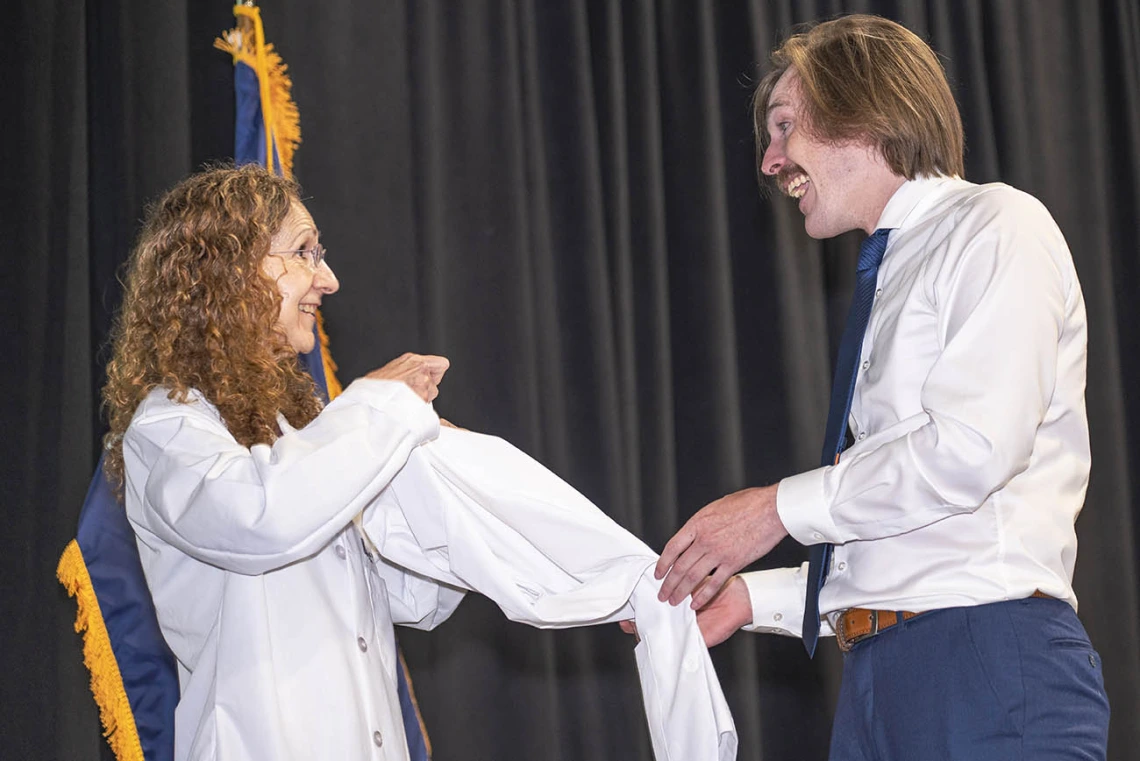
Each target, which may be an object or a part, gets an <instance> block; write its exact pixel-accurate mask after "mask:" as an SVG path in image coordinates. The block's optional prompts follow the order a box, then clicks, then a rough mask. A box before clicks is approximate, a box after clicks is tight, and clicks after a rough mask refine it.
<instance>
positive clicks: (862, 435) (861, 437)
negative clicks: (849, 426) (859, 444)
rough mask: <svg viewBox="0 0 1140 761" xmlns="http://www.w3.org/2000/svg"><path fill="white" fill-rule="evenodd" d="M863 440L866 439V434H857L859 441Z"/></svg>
mask: <svg viewBox="0 0 1140 761" xmlns="http://www.w3.org/2000/svg"><path fill="white" fill-rule="evenodd" d="M865 438H867V432H866V431H860V432H859V441H862V440H863V439H865Z"/></svg>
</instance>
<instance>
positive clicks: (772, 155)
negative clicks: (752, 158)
mask: <svg viewBox="0 0 1140 761" xmlns="http://www.w3.org/2000/svg"><path fill="white" fill-rule="evenodd" d="M784 162H785V157H784V150H783V148H782V147H780V146H778V144H777V143H776V142H775V141H773V142H771V143H769V144H768V148H767V150H765V151H764V160H763V161H762V162H761V163H760V170H761V171H762V172H764V174H767V175H775V174H779V172H780V170H781V169H782V168H783V167H784Z"/></svg>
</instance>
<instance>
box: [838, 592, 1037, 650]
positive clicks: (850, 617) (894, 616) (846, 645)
mask: <svg viewBox="0 0 1140 761" xmlns="http://www.w3.org/2000/svg"><path fill="white" fill-rule="evenodd" d="M1030 597H1044V598H1047V599H1050V600H1051V599H1053V597H1052V595H1047V594H1045V593H1044V592H1042V591H1040V590H1038V591H1036V592H1034V593H1033V594H1032V595H1030ZM921 615H922V614H921V613H911V612H910V611H909V610H902V611H897V610H869V609H867V608H848V609H847V610H845V611H843V612H842V613H841V614H839V618H838V619H837V620H836V622H835V641H836V642H837V643H839V649H840V650H842V651H843V652H845V653H846V652H848V651H849V650H850V649H851V648H852V647H853V646H854V645H855V644H856V643H857V642H862V641H863V640H865V639H867V638H869V637H874V636H875V635H876V634H878V633H879V632H881V631H886V630H887V629H890V628H891V627H892V626H894V625H895V624H897V623H898V622H899V621H900V620H902V621H907V620H909V619H912V618H914V617H915V616H921ZM900 616H901V619H900Z"/></svg>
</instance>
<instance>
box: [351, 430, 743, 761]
mask: <svg viewBox="0 0 1140 761" xmlns="http://www.w3.org/2000/svg"><path fill="white" fill-rule="evenodd" d="M364 528H365V530H366V531H367V532H368V535H369V537H370V538H371V539H372V541H373V542H374V543H375V544H376V546H377V547H378V548H379V550H380V553H381V554H382V555H383V556H384V558H386V559H387V560H390V561H392V562H394V563H398V564H399V566H402V567H403V568H407V569H411V570H412V571H415V572H416V573H418V574H421V575H423V576H425V577H428V578H433V579H436V580H438V581H441V582H444V583H447V584H451V585H454V586H457V587H464V588H467V589H473V590H477V591H479V592H481V593H482V594H484V595H486V596H488V597H490V598H491V599H492V600H494V601H495V603H497V604H498V605H499V607H500V608H501V609H502V610H503V612H504V613H506V614H507V616H508V617H509V618H510V619H512V620H514V621H521V622H524V623H528V624H531V625H533V626H541V627H566V626H578V625H583V624H598V623H606V622H616V621H621V620H624V619H629V618H633V619H635V620H636V622H637V628H638V633H639V635H640V637H641V641H640V642H639V643H638V645H637V648H636V653H637V663H638V671H639V672H640V675H641V684H642V693H643V696H644V699H645V708H646V714H647V717H648V722H649V732H650V737H651V740H652V743H653V750H654V754H655V755H656V757H657V758H658V759H659V760H660V761H664V760H665V759H671V760H672V761H689V760H690V759H692V760H694V761H696V760H699V759H709V760H710V761H711V760H712V759H722V760H725V759H734V758H736V746H737V737H736V730H735V727H734V725H733V722H732V716H731V714H730V713H729V710H728V705H727V703H726V702H725V700H724V695H723V693H722V692H721V688H720V682H719V681H718V680H717V678H716V673H715V671H714V670H713V665H712V661H711V660H710V659H709V655H708V650H707V648H706V647H705V644H704V640H703V639H702V637H701V634H700V630H699V629H698V628H697V625H696V617H695V615H694V614H693V611H692V610H691V609H690V608H689V606H687V605H681V606H678V607H676V608H674V607H672V606H670V605H667V604H664V603H661V602H659V601H658V600H657V591H658V590H659V588H660V582H658V581H656V580H655V579H654V578H653V571H652V567H653V565H654V564H655V563H656V561H657V555H656V553H654V552H653V551H652V550H650V549H649V548H648V547H647V546H646V545H645V544H644V543H643V542H641V541H640V540H639V539H637V538H636V537H634V536H633V535H632V534H630V533H629V532H627V531H626V530H624V529H622V528H621V527H620V526H618V525H617V524H616V523H614V522H613V520H611V519H610V518H609V517H608V516H606V515H605V514H604V513H603V512H602V511H601V510H599V509H598V508H597V507H595V506H594V505H593V504H591V503H590V501H589V500H587V499H586V498H585V497H583V496H582V495H581V494H579V493H578V492H576V491H575V490H574V489H573V488H571V487H570V486H569V485H568V484H566V483H565V482H564V481H562V480H561V479H560V478H558V477H557V476H555V475H554V474H553V473H551V472H550V471H548V470H547V469H546V468H544V467H543V466H542V465H540V464H539V463H537V462H535V461H534V460H533V459H531V458H530V457H528V456H527V455H525V454H523V453H522V452H520V451H519V450H518V449H516V448H514V447H513V446H511V445H510V444H508V443H507V442H505V441H503V440H502V439H498V438H494V437H491V436H483V435H480V434H476V433H471V432H467V431H456V430H452V429H446V428H445V429H443V430H442V431H441V432H440V436H439V438H438V439H437V440H435V441H433V442H431V443H430V444H428V445H425V446H423V447H420V448H419V449H417V450H416V451H414V452H413V453H412V454H411V456H410V457H409V458H408V464H407V465H406V466H405V467H404V469H403V470H402V471H400V473H399V475H397V476H396V477H395V478H394V479H393V480H392V482H391V484H390V485H389V486H388V488H387V489H386V490H385V491H384V493H383V494H381V495H380V498H379V499H378V500H377V501H376V502H375V503H373V504H372V505H371V506H370V507H369V509H368V510H367V511H366V512H365V514H364ZM390 570H391V572H392V573H394V574H396V575H399V574H400V573H402V571H401V569H400V568H398V567H395V566H392V567H390ZM422 612H423V613H424V614H425V615H426V614H428V613H429V612H430V605H429V606H425V608H424V610H423V611H422Z"/></svg>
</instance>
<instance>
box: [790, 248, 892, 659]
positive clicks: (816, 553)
mask: <svg viewBox="0 0 1140 761" xmlns="http://www.w3.org/2000/svg"><path fill="white" fill-rule="evenodd" d="M889 233H890V230H889V229H881V230H876V231H875V233H874V235H872V236H871V237H869V238H867V240H865V241H863V245H862V246H861V247H860V248H859V263H858V265H857V266H856V268H855V296H854V298H852V299H851V311H849V312H848V313H847V325H846V327H844V328H843V338H842V340H840V342H839V357H838V359H836V361H835V380H833V381H832V384H831V406H830V407H829V408H828V410H827V434H826V435H825V437H824V440H823V456H822V457H821V458H820V462H821V464H822V465H825V466H826V465H834V464H835V463H837V462H839V453H840V452H842V451H843V445H844V444H845V443H846V441H847V416H848V415H849V414H850V412H851V397H852V395H854V393H855V378H856V377H858V375H859V355H860V353H861V352H862V350H863V335H864V334H865V333H866V332H867V320H868V318H870V316H871V304H873V303H874V301H875V283H876V281H877V280H878V276H879V264H880V263H881V262H882V261H883V253H884V252H885V251H886V250H887V235H888V234H889ZM831 547H832V546H831V545H830V544H828V543H823V544H815V545H812V547H811V552H810V554H809V556H808V557H809V559H808V578H807V599H806V604H805V605H804V628H803V637H804V647H806V648H807V651H808V655H809V656H812V655H815V645H816V642H817V641H818V640H819V591H820V589H822V588H823V582H824V581H825V580H826V579H827V567H828V564H830V563H831Z"/></svg>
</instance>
